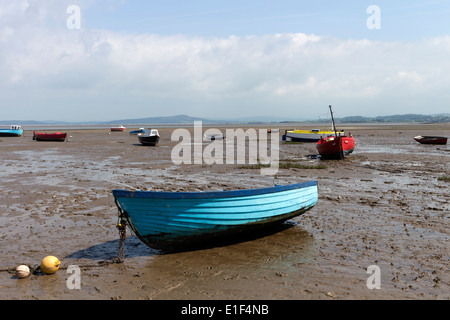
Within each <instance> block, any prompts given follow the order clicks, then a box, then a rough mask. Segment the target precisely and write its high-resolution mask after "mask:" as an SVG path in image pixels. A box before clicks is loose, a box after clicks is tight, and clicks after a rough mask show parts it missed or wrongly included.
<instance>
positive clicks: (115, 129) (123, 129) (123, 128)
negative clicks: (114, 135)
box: [111, 125, 127, 132]
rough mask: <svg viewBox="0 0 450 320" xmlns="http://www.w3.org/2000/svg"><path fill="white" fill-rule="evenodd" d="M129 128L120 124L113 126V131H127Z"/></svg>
mask: <svg viewBox="0 0 450 320" xmlns="http://www.w3.org/2000/svg"><path fill="white" fill-rule="evenodd" d="M126 129H127V128H125V127H124V126H122V125H120V126H118V127H111V131H121V132H123V131H125V130H126Z"/></svg>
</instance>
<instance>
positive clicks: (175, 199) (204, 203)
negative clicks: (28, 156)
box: [112, 181, 318, 250]
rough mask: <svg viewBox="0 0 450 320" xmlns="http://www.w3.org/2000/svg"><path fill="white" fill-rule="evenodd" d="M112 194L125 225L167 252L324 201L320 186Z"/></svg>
mask: <svg viewBox="0 0 450 320" xmlns="http://www.w3.org/2000/svg"><path fill="white" fill-rule="evenodd" d="M112 193H113V195H114V199H115V203H116V205H117V207H118V209H119V217H120V223H119V225H123V224H126V225H129V226H130V228H131V229H132V230H133V232H134V233H135V234H136V235H137V236H138V237H139V238H140V239H141V240H142V241H143V242H144V243H145V244H147V245H148V246H150V247H152V248H155V249H163V250H174V249H177V248H183V247H192V246H197V245H204V244H205V243H208V242H209V241H211V240H216V239H223V237H224V236H225V237H226V236H230V235H233V234H239V233H246V232H250V231H252V232H253V231H255V230H261V228H264V229H265V228H266V227H269V226H273V225H275V224H281V223H282V222H284V221H286V220H288V219H291V218H293V217H296V216H298V215H301V214H303V213H304V212H306V211H307V210H309V209H311V208H312V207H314V206H315V204H316V203H317V199H318V188H317V181H309V182H305V183H298V184H291V185H286V186H275V187H269V188H259V189H249V190H233V191H209V192H157V191H125V190H113V191H112Z"/></svg>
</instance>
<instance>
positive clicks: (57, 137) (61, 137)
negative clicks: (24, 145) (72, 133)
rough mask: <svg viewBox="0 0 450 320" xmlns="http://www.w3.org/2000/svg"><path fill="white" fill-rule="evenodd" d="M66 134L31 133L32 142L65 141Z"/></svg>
mask: <svg viewBox="0 0 450 320" xmlns="http://www.w3.org/2000/svg"><path fill="white" fill-rule="evenodd" d="M66 137H67V133H63V132H56V133H41V132H33V140H36V141H60V142H63V141H66Z"/></svg>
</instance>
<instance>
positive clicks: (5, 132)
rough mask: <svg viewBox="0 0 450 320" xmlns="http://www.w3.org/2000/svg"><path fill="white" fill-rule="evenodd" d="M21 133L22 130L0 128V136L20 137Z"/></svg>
mask: <svg viewBox="0 0 450 320" xmlns="http://www.w3.org/2000/svg"><path fill="white" fill-rule="evenodd" d="M22 134H23V130H22V129H20V130H14V129H0V137H20V136H22Z"/></svg>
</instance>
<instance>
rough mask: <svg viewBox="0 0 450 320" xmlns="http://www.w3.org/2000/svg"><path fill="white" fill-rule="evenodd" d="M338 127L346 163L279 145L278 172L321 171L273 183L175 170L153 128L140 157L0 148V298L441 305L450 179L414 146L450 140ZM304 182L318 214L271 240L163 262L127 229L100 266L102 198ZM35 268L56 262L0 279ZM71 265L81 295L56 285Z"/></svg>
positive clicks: (442, 163) (112, 212) (27, 145)
mask: <svg viewBox="0 0 450 320" xmlns="http://www.w3.org/2000/svg"><path fill="white" fill-rule="evenodd" d="M341 127H342V129H346V131H348V130H350V131H351V132H352V134H353V135H354V136H355V137H356V141H357V142H356V143H357V145H356V150H355V152H354V153H353V154H352V155H351V156H350V157H349V158H348V159H346V160H343V161H332V160H328V161H323V160H320V159H314V158H311V157H308V156H309V155H313V154H316V153H317V152H316V150H315V144H308V143H304V144H283V143H280V161H281V162H282V163H283V162H295V163H300V164H305V165H319V164H324V165H326V168H325V169H296V168H291V169H280V170H279V173H278V174H277V175H276V177H272V176H263V175H261V174H260V171H259V170H257V169H248V168H245V167H244V166H242V165H206V164H202V165H174V164H173V163H172V161H171V156H170V154H171V151H172V148H173V147H174V146H175V145H176V144H177V142H172V141H170V138H171V131H172V130H173V128H161V129H160V134H161V140H160V143H159V146H157V147H144V146H141V145H139V143H138V141H137V137H136V136H130V135H129V134H128V133H127V132H128V131H129V130H127V132H126V133H110V132H108V130H107V129H104V130H70V131H68V132H69V135H70V138H69V141H68V142H63V143H60V142H36V141H33V140H32V133H31V132H30V131H26V132H25V135H24V136H23V137H20V138H4V137H2V138H0V140H1V142H0V150H1V152H0V168H1V171H0V179H1V181H2V183H1V184H0V199H1V201H0V221H1V226H2V227H1V232H0V238H1V247H0V270H1V271H0V299H3V300H10V299H14V300H15V299H26V300H30V299H70V300H71V299H81V300H85V299H102V300H103V299H133V300H134V299H159V300H190V299H196V300H198V299H199V300H209V299H222V300H228V299H233V300H239V299H256V300H259V299H264V300H272V299H276V300H297V299H306V300H309V299H318V300H330V299H429V300H435V299H444V300H447V299H449V298H450V292H449V290H448V288H449V283H450V276H449V272H448V269H449V260H450V259H449V211H450V210H449V209H450V193H449V192H448V190H449V186H450V182H448V181H442V180H438V178H439V177H443V176H450V164H449V163H450V162H449V160H450V149H449V146H448V145H445V146H430V145H428V146H427V145H420V144H418V143H417V142H415V141H414V140H413V139H412V138H413V137H414V136H416V135H445V136H450V129H449V125H448V124H447V125H404V126H402V125H396V126H394V125H389V126H388V125H378V126H377V125H361V126H356V125H354V126H341ZM274 128H280V127H279V125H278V126H276V125H274V126H272V129H274ZM298 128H299V126H298ZM219 129H221V130H224V129H225V128H219ZM280 137H281V134H280ZM309 180H317V181H318V182H319V201H318V203H317V205H316V206H315V207H314V208H313V209H311V210H310V211H308V212H307V213H305V214H304V215H302V216H300V217H297V218H295V219H293V220H291V221H289V222H288V223H286V224H284V225H283V226H282V227H281V228H280V229H279V230H276V231H277V232H274V233H272V234H266V235H264V236H262V237H260V238H256V239H243V241H241V242H237V243H230V244H227V245H223V246H219V247H213V248H205V249H201V250H194V251H188V252H179V253H162V252H159V251H157V250H153V249H150V248H149V247H147V246H145V245H144V244H142V243H141V242H140V240H138V239H137V237H136V236H134V235H133V234H131V233H130V230H129V229H128V238H127V240H126V241H125V262H124V263H121V264H110V263H105V261H110V260H111V259H113V258H115V257H116V256H117V254H118V248H119V240H118V239H119V234H118V231H117V229H116V222H117V209H116V207H115V205H114V201H113V197H112V193H111V190H112V189H141V190H165V191H202V190H231V189H237V188H239V189H242V188H258V187H265V186H273V185H274V184H289V183H297V182H304V181H309ZM47 255H54V256H56V257H58V258H59V259H60V260H61V263H62V266H61V269H60V270H59V271H58V272H57V273H56V274H54V275H42V274H33V275H30V276H29V277H27V278H25V279H17V278H16V277H15V276H14V275H13V274H11V273H10V272H8V269H10V268H13V267H15V266H17V265H19V264H21V263H24V264H28V265H31V266H37V265H39V263H40V261H41V260H42V259H43V258H44V257H45V256H47ZM70 265H77V266H79V267H80V270H81V289H79V290H77V289H72V290H70V289H69V288H68V286H67V279H68V278H69V277H70V276H71V274H69V273H67V272H66V271H67V268H68V266H70ZM371 265H376V266H378V267H379V268H380V275H381V278H380V279H381V288H380V289H369V288H368V287H367V279H368V277H369V276H371V274H369V273H367V268H368V267H369V266H371Z"/></svg>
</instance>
